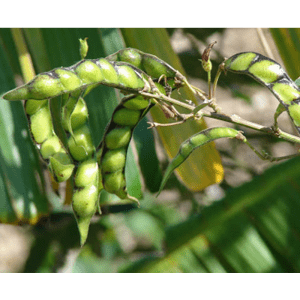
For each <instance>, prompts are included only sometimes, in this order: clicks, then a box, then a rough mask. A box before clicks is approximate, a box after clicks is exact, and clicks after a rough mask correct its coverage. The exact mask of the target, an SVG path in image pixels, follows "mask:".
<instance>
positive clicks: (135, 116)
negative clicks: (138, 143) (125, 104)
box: [113, 108, 141, 126]
mask: <svg viewBox="0 0 300 300" xmlns="http://www.w3.org/2000/svg"><path fill="white" fill-rule="evenodd" d="M140 116H141V112H140V111H137V110H130V109H128V108H121V109H119V110H117V111H116V112H115V113H114V115H113V121H114V122H115V123H116V124H118V125H122V126H126V125H127V126H135V125H136V124H137V123H138V122H139V120H140Z"/></svg>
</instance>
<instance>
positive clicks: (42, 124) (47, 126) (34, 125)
mask: <svg viewBox="0 0 300 300" xmlns="http://www.w3.org/2000/svg"><path fill="white" fill-rule="evenodd" d="M30 121H31V125H30V126H31V128H30V129H31V132H32V135H33V137H34V140H35V141H36V142H37V143H38V144H41V143H43V142H44V141H45V140H46V139H48V138H49V137H51V136H52V132H53V127H52V120H51V114H50V111H49V109H48V107H47V106H45V107H43V108H41V109H40V110H39V111H38V112H36V113H35V114H34V115H32V116H31V119H30Z"/></svg>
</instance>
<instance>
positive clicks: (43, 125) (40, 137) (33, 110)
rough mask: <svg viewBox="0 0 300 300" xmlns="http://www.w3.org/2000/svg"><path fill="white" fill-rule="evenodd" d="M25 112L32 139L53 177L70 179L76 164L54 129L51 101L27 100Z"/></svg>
mask: <svg viewBox="0 0 300 300" xmlns="http://www.w3.org/2000/svg"><path fill="white" fill-rule="evenodd" d="M25 112H26V115H27V119H28V123H29V129H30V133H31V137H32V140H33V141H34V143H35V144H36V146H37V148H38V150H39V152H40V154H41V157H42V158H43V160H44V162H45V163H46V165H47V166H48V168H49V170H50V172H51V173H52V175H53V178H54V179H55V180H56V181H57V182H62V181H66V180H68V179H69V178H70V177H71V175H72V173H73V170H74V168H75V165H74V164H73V161H72V158H71V157H70V156H69V154H68V152H67V150H66V149H65V147H64V145H63V143H62V142H61V140H60V139H59V137H58V136H57V135H56V133H55V131H54V128H53V123H52V119H51V113H50V108H49V102H48V101H47V100H44V101H35V100H27V101H26V102H25Z"/></svg>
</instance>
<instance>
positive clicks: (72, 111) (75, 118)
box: [62, 97, 89, 131]
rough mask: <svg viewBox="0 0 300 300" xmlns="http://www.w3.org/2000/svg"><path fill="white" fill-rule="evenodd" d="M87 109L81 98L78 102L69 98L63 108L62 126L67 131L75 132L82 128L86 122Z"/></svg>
mask: <svg viewBox="0 0 300 300" xmlns="http://www.w3.org/2000/svg"><path fill="white" fill-rule="evenodd" d="M88 116H89V114H88V108H87V105H86V103H85V101H84V99H83V98H81V97H80V98H79V99H78V101H77V99H76V98H75V97H70V98H69V100H68V102H67V103H66V105H65V106H64V107H63V116H62V125H63V128H64V129H65V130H67V131H69V130H70V128H69V127H70V126H71V128H72V130H75V129H77V128H79V127H81V126H83V125H84V124H85V123H87V121H88Z"/></svg>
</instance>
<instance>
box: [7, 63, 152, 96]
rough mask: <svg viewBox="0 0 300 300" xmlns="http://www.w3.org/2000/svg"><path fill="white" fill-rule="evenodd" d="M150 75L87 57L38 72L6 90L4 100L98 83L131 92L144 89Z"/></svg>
mask: <svg viewBox="0 0 300 300" xmlns="http://www.w3.org/2000/svg"><path fill="white" fill-rule="evenodd" d="M148 78H149V77H148V76H147V75H146V74H145V73H144V72H143V71H141V70H139V69H138V68H136V67H134V66H132V65H131V64H128V63H126V62H110V61H108V60H107V59H105V58H100V59H89V60H87V59H84V60H81V61H79V62H78V63H76V64H74V65H73V66H70V67H67V68H64V67H61V68H56V69H53V70H51V71H48V72H44V73H41V74H38V75H37V76H36V77H34V78H33V79H32V80H31V81H30V82H28V83H27V84H25V85H22V86H20V87H17V88H15V89H13V90H11V91H9V92H7V93H5V94H4V95H3V99H5V100H28V99H33V100H45V99H50V98H53V97H56V96H59V95H61V94H66V93H72V92H74V91H76V90H79V89H86V88H87V87H88V86H90V85H97V84H103V85H107V86H111V87H114V88H118V89H121V90H125V91H129V92H133V91H140V90H142V89H144V88H145V81H147V80H148Z"/></svg>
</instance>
